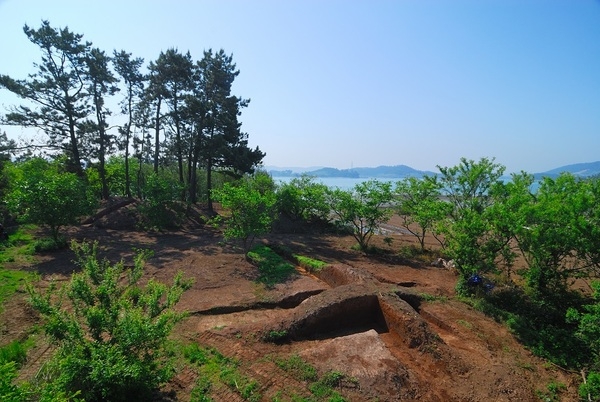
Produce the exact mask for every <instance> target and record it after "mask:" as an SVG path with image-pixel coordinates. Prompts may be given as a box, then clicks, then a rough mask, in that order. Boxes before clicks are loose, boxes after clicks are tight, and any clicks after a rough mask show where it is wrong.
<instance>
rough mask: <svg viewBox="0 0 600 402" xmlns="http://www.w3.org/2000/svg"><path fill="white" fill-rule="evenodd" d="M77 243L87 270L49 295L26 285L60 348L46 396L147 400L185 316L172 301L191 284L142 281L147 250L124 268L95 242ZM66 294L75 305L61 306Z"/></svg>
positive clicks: (164, 371)
mask: <svg viewBox="0 0 600 402" xmlns="http://www.w3.org/2000/svg"><path fill="white" fill-rule="evenodd" d="M72 248H73V250H74V251H75V253H76V255H77V264H78V265H79V266H80V267H81V272H79V273H75V274H73V276H72V278H71V281H70V282H69V283H68V284H67V285H65V286H63V288H62V289H60V291H59V290H57V289H56V286H55V284H52V286H51V287H50V289H49V291H48V292H46V293H44V294H42V293H40V292H38V291H36V290H35V289H34V288H33V287H32V286H29V288H28V291H29V294H30V297H31V304H32V306H33V307H34V308H35V309H36V310H37V311H38V312H39V313H40V314H41V316H42V317H43V318H44V321H45V322H44V330H45V332H46V334H47V335H49V336H50V338H51V340H52V342H53V343H54V344H56V345H57V346H58V351H57V353H56V354H55V356H54V357H53V359H52V361H51V362H50V368H51V370H49V374H50V378H49V381H48V383H47V386H46V388H44V389H43V390H42V394H43V393H46V394H50V395H51V396H52V395H58V394H64V395H73V394H75V393H77V392H80V393H81V397H82V398H83V399H85V400H86V401H100V400H112V401H118V400H124V401H125V400H148V398H150V395H151V393H152V391H153V390H154V389H155V388H157V387H158V386H159V385H160V384H162V383H164V382H165V381H167V380H168V379H169V378H170V376H171V375H172V373H173V371H172V369H171V364H170V356H169V354H168V351H167V337H168V336H169V334H170V332H171V330H172V328H173V326H174V325H175V323H177V322H178V321H179V320H181V319H182V318H183V317H184V314H182V313H178V312H175V311H174V309H173V307H174V306H175V304H176V303H177V302H178V301H179V298H180V297H181V295H182V293H183V292H184V291H185V290H186V289H188V288H189V287H190V286H191V283H190V282H189V281H184V280H183V279H182V277H181V275H177V276H176V277H175V279H174V282H173V285H172V286H171V287H167V286H166V285H164V284H161V283H158V282H155V281H153V280H150V281H149V282H148V283H147V284H146V285H145V286H144V287H140V286H139V285H138V281H139V279H140V278H141V276H142V274H143V267H144V261H145V259H146V258H147V257H148V256H149V253H148V252H139V253H138V254H137V255H136V256H135V259H134V266H133V268H131V269H126V268H125V265H124V264H123V262H120V263H117V264H114V265H111V264H109V262H108V261H106V260H99V259H98V257H97V244H96V243H94V244H92V245H90V244H87V243H83V244H77V243H75V242H74V243H72ZM122 279H126V280H125V281H124V280H122ZM65 297H66V298H68V300H69V303H68V304H69V305H70V306H72V307H69V308H67V307H63V301H64V299H65ZM52 368H53V369H52Z"/></svg>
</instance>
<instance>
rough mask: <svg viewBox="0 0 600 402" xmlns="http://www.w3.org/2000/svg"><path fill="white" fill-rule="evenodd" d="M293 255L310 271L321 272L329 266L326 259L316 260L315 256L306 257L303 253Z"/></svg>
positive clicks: (298, 262)
mask: <svg viewBox="0 0 600 402" xmlns="http://www.w3.org/2000/svg"><path fill="white" fill-rule="evenodd" d="M293 257H294V259H295V260H296V262H297V264H298V265H300V266H301V267H302V268H304V269H306V270H308V271H310V272H319V271H320V270H322V269H323V268H325V267H326V266H327V263H326V262H324V261H320V260H315V259H314V258H310V257H305V256H303V255H299V254H294V255H293Z"/></svg>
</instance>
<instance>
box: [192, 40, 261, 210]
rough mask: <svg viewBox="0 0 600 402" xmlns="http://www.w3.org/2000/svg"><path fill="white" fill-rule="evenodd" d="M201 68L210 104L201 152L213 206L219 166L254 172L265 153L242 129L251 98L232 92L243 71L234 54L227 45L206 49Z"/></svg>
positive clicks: (210, 207)
mask: <svg viewBox="0 0 600 402" xmlns="http://www.w3.org/2000/svg"><path fill="white" fill-rule="evenodd" d="M197 69H198V77H199V85H200V87H201V88H202V92H203V93H204V101H205V104H206V106H205V111H206V119H205V127H204V131H203V137H202V140H201V144H202V146H201V153H202V158H203V162H204V167H205V168H206V187H207V193H208V208H209V210H212V198H211V195H210V193H211V190H212V172H213V170H214V169H215V167H218V168H225V169H229V171H230V172H233V173H240V172H242V173H251V172H253V171H254V166H256V165H257V164H258V163H260V161H261V160H262V158H263V157H264V153H262V152H261V151H260V150H259V149H258V147H257V148H256V149H255V150H251V149H249V148H248V141H247V134H246V133H242V132H241V131H240V128H241V124H240V123H239V121H238V116H240V114H241V109H242V108H244V107H246V106H248V103H249V102H250V100H249V99H242V98H239V97H236V96H233V95H231V86H232V84H233V82H234V80H235V78H236V77H237V76H238V75H239V73H240V71H239V70H236V65H235V63H233V56H232V55H229V56H228V55H226V54H225V51H224V50H223V49H221V50H219V52H217V53H214V54H213V52H212V50H208V51H205V52H204V57H203V58H202V60H200V61H199V62H198V63H197Z"/></svg>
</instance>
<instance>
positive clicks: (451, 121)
mask: <svg viewBox="0 0 600 402" xmlns="http://www.w3.org/2000/svg"><path fill="white" fill-rule="evenodd" d="M42 19H47V20H49V21H50V23H51V25H52V26H54V27H64V26H68V27H69V28H70V30H72V31H74V32H77V33H81V34H83V35H84V39H86V40H88V41H91V42H93V44H94V45H95V46H97V47H100V48H101V49H104V50H106V51H107V52H112V50H113V49H117V50H121V49H124V50H126V51H128V52H131V53H133V55H134V56H137V57H143V58H145V60H146V62H148V61H150V60H155V59H156V58H157V57H158V55H159V54H160V52H161V51H164V50H167V49H168V48H170V47H176V48H178V49H179V50H181V51H184V52H185V51H187V50H189V51H190V52H191V54H192V57H193V58H194V59H196V60H197V59H200V58H201V57H202V52H203V50H205V49H208V48H213V49H215V50H217V49H220V48H223V49H224V50H225V51H226V52H227V53H232V54H233V58H234V61H235V62H236V63H237V67H238V68H239V69H240V75H239V76H238V78H237V80H236V83H235V85H234V93H235V94H236V95H239V96H243V97H246V98H251V102H250V105H249V107H248V108H246V109H245V110H244V112H243V114H242V116H241V121H242V123H243V126H242V127H243V130H244V131H246V132H248V134H249V138H250V144H251V145H252V146H256V145H258V146H259V147H260V148H261V149H262V150H263V151H264V152H266V153H267V156H266V157H265V159H264V163H265V164H266V165H276V166H281V167H292V166H331V167H337V168H350V167H352V166H354V167H366V166H379V165H397V164H405V165H408V166H411V167H413V168H416V169H421V170H432V171H436V170H437V169H436V165H440V166H453V165H456V164H457V163H458V162H459V161H460V158H461V157H466V158H469V159H476V160H477V159H479V158H480V157H490V158H491V157H495V158H496V162H498V163H501V164H503V165H504V166H506V167H507V171H508V172H516V171H520V170H525V171H527V172H531V173H533V172H540V171H545V170H549V169H552V168H555V167H559V166H563V165H567V164H572V163H578V162H593V161H598V160H600V1H593V0H561V1H559V0H537V1H535V0H472V1H467V0H452V1H450V0H437V1H436V0H397V1H384V0H372V1H367V0H364V1H352V0H302V1H300V0H285V1H283V0H277V1H276V0H253V1H250V0H236V1H233V0H220V1H218V0H216V1H202V0H188V1H183V0H171V1H159V0H145V1H134V0H122V1H118V2H117V1H112V0H104V1H93V2H92V1H80V0H79V1H62V0H53V1H47V0H0V37H1V38H2V39H1V40H0V60H2V61H1V62H0V74H8V75H10V76H12V77H13V78H25V77H26V75H27V74H28V73H31V72H33V71H34V69H33V63H34V62H37V61H39V57H40V52H39V50H38V49H37V48H36V46H35V45H33V44H31V43H30V42H29V41H28V40H27V38H26V36H25V35H24V33H23V30H22V28H23V25H24V24H28V25H29V26H31V27H34V28H38V27H39V25H40V23H41V21H42ZM15 102H18V99H15V98H14V97H13V96H12V95H11V94H10V93H8V92H7V91H5V90H0V107H1V109H0V110H1V111H4V107H5V106H7V105H9V104H13V103H15ZM3 129H4V130H5V131H7V132H8V133H9V135H10V136H18V135H20V134H21V133H22V131H21V130H20V129H15V128H8V127H4V128H3Z"/></svg>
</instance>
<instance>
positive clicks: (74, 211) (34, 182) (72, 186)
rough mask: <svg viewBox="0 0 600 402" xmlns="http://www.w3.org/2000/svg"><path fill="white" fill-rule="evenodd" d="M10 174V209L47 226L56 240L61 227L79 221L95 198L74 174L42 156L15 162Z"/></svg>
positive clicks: (92, 205)
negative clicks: (20, 163) (24, 161)
mask: <svg viewBox="0 0 600 402" xmlns="http://www.w3.org/2000/svg"><path fill="white" fill-rule="evenodd" d="M12 177H13V179H12V184H11V191H10V194H9V196H8V203H9V207H10V210H11V211H12V212H13V213H14V214H15V215H16V216H18V217H19V219H20V220H21V221H23V222H29V223H35V224H39V225H45V226H48V227H49V228H50V231H51V234H52V238H54V239H55V240H58V238H59V230H60V228H61V227H63V226H66V225H72V224H75V223H78V219H79V218H80V217H82V216H84V215H87V214H90V213H91V212H92V210H93V208H94V206H95V204H96V201H97V200H96V199H95V198H94V196H93V194H92V192H91V191H90V188H89V187H88V186H87V184H86V183H85V182H84V181H83V180H81V179H80V178H79V177H77V175H75V174H74V173H67V172H60V171H58V170H57V168H56V166H55V165H51V164H49V163H48V162H47V161H45V160H43V159H38V158H34V159H31V160H30V161H28V162H26V163H23V164H22V165H18V166H15V167H14V168H13V171H12Z"/></svg>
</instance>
